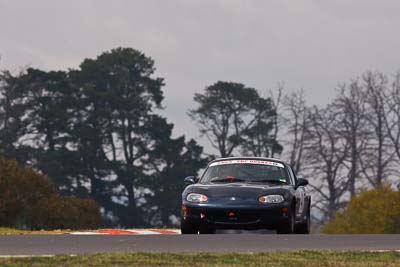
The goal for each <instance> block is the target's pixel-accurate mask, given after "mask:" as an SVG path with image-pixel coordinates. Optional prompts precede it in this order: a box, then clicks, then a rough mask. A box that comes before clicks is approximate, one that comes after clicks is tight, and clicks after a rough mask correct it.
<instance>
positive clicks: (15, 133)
mask: <svg viewBox="0 0 400 267" xmlns="http://www.w3.org/2000/svg"><path fill="white" fill-rule="evenodd" d="M399 77H400V76H399V75H397V76H395V77H394V78H393V79H389V78H388V77H387V76H385V75H383V74H380V73H371V72H368V73H366V74H364V75H363V76H362V77H361V78H359V79H355V80H353V81H351V82H350V83H349V84H342V85H340V86H339V88H338V93H337V95H336V97H335V98H334V99H333V100H332V101H331V103H329V104H328V105H326V106H325V107H320V106H310V105H309V104H308V103H307V101H306V97H305V95H304V93H303V92H302V91H301V90H300V91H297V92H294V93H291V94H285V93H284V92H283V86H279V87H278V89H277V90H275V92H277V94H276V93H275V96H274V95H273V94H263V93H262V92H261V91H259V90H257V89H255V88H251V87H247V86H246V85H244V84H241V83H234V82H226V81H217V82H216V83H214V84H212V85H209V86H207V87H206V88H205V89H204V91H203V92H202V93H197V94H195V95H194V102H195V107H194V108H193V109H191V110H189V111H188V116H190V118H191V119H192V120H193V121H194V123H196V125H197V126H198V129H199V134H200V135H201V136H203V137H204V139H205V140H207V142H208V143H209V145H210V146H211V147H212V148H213V149H214V151H217V153H214V152H210V151H204V149H203V147H202V146H200V145H199V144H198V143H197V142H196V141H195V140H193V139H190V140H187V138H185V136H179V137H173V135H172V131H173V124H172V123H170V122H168V120H167V118H164V117H162V116H161V115H159V112H158V111H159V110H161V109H162V108H163V106H162V101H163V98H164V96H163V90H162V88H163V86H164V85H165V82H164V79H163V78H160V77H155V63H154V61H153V59H151V58H150V57H148V56H146V55H144V54H143V53H142V52H140V51H138V50H135V49H132V48H117V49H113V50H111V51H107V52H104V53H102V54H101V55H99V56H98V57H97V58H95V59H85V60H83V62H82V63H81V64H80V66H79V68H78V69H70V70H68V71H43V70H39V69H34V68H28V69H26V70H24V71H22V72H20V73H12V72H10V71H8V70H3V71H1V72H0V154H1V155H3V156H5V157H6V158H15V159H16V160H17V161H18V162H20V163H22V164H24V165H26V166H30V167H33V168H34V169H36V170H37V171H39V172H41V173H43V174H45V175H46V176H48V177H49V179H51V182H52V183H53V185H54V187H56V188H57V190H58V191H59V192H60V194H61V195H64V196H78V197H84V198H91V199H93V200H94V201H96V202H97V203H98V204H99V206H100V207H101V214H102V218H103V225H104V226H107V225H118V226H125V227H146V226H161V225H163V226H170V225H173V224H174V223H176V218H178V217H179V215H180V194H181V191H182V189H183V186H184V185H183V178H184V177H185V176H187V175H191V174H195V173H197V172H199V170H201V169H202V168H203V167H204V166H205V165H206V163H207V162H208V160H210V159H211V158H213V157H228V156H235V155H236V156H238V155H249V156H265V157H278V158H283V159H286V160H287V161H288V162H289V163H290V164H291V165H292V166H293V168H294V169H295V171H296V172H297V173H298V174H300V175H303V176H305V177H306V178H308V179H309V180H310V182H311V187H312V190H313V192H314V194H313V200H314V210H315V211H316V212H315V213H314V215H315V216H314V217H315V219H316V220H319V221H321V222H324V221H327V220H329V219H330V218H332V216H333V214H334V212H335V211H336V210H338V209H340V208H342V207H344V205H345V204H346V203H347V202H348V201H349V200H350V199H351V198H352V197H354V195H355V194H356V192H357V191H358V190H359V189H360V188H363V187H379V186H380V185H382V184H384V183H385V182H388V181H389V180H390V178H391V177H395V175H397V172H396V168H397V167H398V163H399V162H400V94H399V93H400V92H399V90H400V86H399V82H400V80H399ZM206 152H207V153H206Z"/></svg>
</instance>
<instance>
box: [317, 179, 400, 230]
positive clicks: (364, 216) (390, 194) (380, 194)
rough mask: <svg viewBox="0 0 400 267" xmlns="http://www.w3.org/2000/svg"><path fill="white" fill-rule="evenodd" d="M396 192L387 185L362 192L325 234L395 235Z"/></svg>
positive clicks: (399, 195) (399, 210)
mask: <svg viewBox="0 0 400 267" xmlns="http://www.w3.org/2000/svg"><path fill="white" fill-rule="evenodd" d="M399 222H400V192H395V191H393V190H392V189H391V188H390V186H388V185H383V186H382V187H379V188H376V189H373V190H370V191H363V192H361V193H360V194H358V195H356V196H355V197H354V198H353V199H352V200H351V202H350V203H349V204H348V205H347V206H346V208H345V209H344V210H343V211H339V212H337V213H336V214H335V216H334V218H332V220H331V221H329V222H328V223H327V224H326V225H325V226H324V227H323V230H322V231H323V232H324V233H329V234H399V233H400V225H399Z"/></svg>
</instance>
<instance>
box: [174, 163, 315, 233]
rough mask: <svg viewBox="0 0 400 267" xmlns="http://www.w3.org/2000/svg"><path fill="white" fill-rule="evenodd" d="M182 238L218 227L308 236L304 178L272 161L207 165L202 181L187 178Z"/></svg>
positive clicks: (286, 165) (308, 210)
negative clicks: (271, 230) (266, 230)
mask: <svg viewBox="0 0 400 267" xmlns="http://www.w3.org/2000/svg"><path fill="white" fill-rule="evenodd" d="M185 183H187V184H188V186H187V187H186V188H185V190H184V191H183V193H182V218H181V231H182V234H197V233H200V234H213V233H215V230H216V229H242V230H253V229H276V231H277V233H278V234H291V233H298V234H308V233H309V232H310V205H311V197H310V196H309V195H308V194H306V190H305V186H306V185H307V184H308V181H307V180H306V179H302V178H297V177H296V174H295V173H294V172H293V170H292V168H291V167H290V166H289V165H288V164H286V163H285V162H283V161H280V160H277V159H271V158H255V157H240V158H222V159H218V160H214V161H211V162H210V163H209V164H208V166H207V168H206V170H205V171H204V173H203V175H202V176H201V178H200V179H198V178H195V177H194V176H189V177H186V178H185Z"/></svg>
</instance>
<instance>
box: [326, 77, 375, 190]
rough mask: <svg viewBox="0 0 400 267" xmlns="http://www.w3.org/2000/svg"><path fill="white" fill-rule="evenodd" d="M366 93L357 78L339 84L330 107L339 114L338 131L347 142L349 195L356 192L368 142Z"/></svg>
mask: <svg viewBox="0 0 400 267" xmlns="http://www.w3.org/2000/svg"><path fill="white" fill-rule="evenodd" d="M366 100H367V99H366V94H365V92H364V90H363V88H362V86H361V85H360V83H359V81H358V80H354V81H352V82H351V83H350V84H349V85H348V86H346V85H345V84H342V85H340V86H339V91H338V95H337V96H336V98H335V99H334V100H333V104H332V108H333V109H335V110H336V111H335V112H337V113H339V114H341V121H340V123H339V124H338V129H337V130H338V131H339V132H340V135H341V136H342V138H344V139H345V140H346V142H347V143H348V144H349V157H348V159H346V164H345V165H346V167H347V168H348V184H349V186H348V188H349V192H350V197H351V198H353V197H354V196H355V193H356V183H357V182H360V178H361V175H362V168H361V166H360V165H361V164H360V160H361V158H362V157H363V156H364V154H365V151H366V146H367V144H368V135H369V132H370V131H369V126H368V121H367V116H366V114H367V113H366V109H367V103H366Z"/></svg>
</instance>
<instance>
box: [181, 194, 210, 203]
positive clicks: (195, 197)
mask: <svg viewBox="0 0 400 267" xmlns="http://www.w3.org/2000/svg"><path fill="white" fill-rule="evenodd" d="M186 200H187V201H189V202H195V203H202V202H207V200H208V197H207V196H206V195H203V194H198V193H190V194H189V195H187V197H186Z"/></svg>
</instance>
